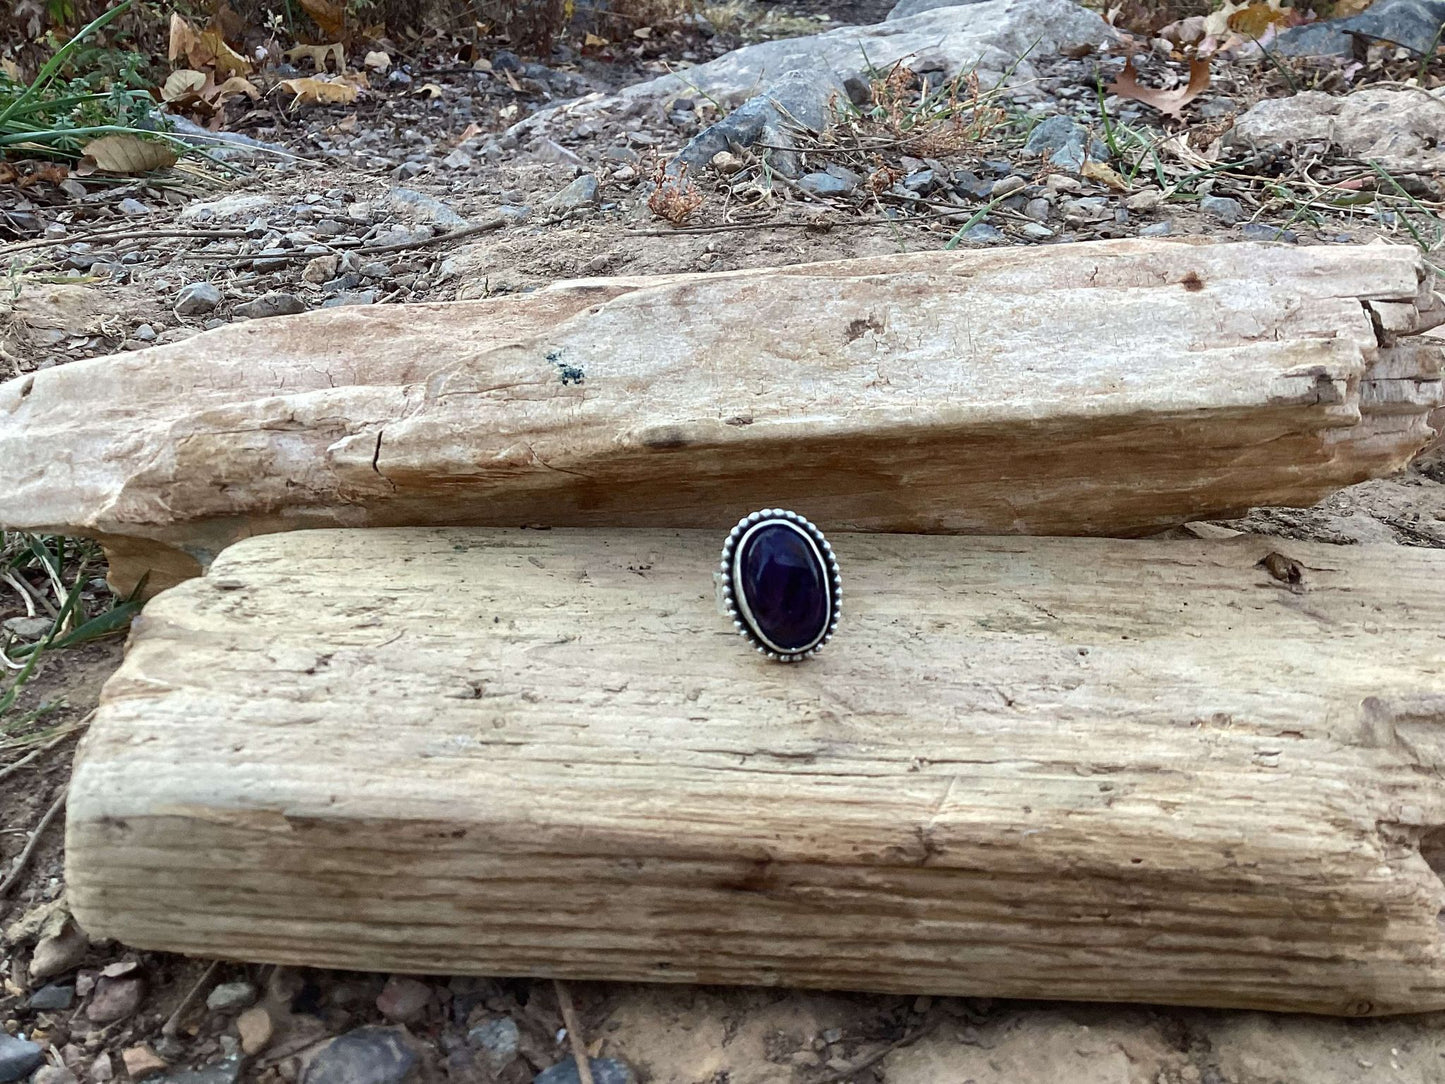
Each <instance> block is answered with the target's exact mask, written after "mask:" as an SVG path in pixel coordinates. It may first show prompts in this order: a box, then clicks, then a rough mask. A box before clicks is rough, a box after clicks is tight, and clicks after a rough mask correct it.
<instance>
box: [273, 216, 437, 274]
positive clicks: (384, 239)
mask: <svg viewBox="0 0 1445 1084" xmlns="http://www.w3.org/2000/svg"><path fill="white" fill-rule="evenodd" d="M435 235H436V231H435V230H433V229H432V228H431V227H430V226H391V227H389V228H387V229H384V230H382V231H381V232H380V233H378V234H377V235H376V237H375V238H373V243H374V244H375V245H377V246H383V245H418V244H421V243H422V242H423V241H430V240H431V239H432V238H433V237H434V236H435ZM257 270H258V271H259V270H260V268H259V267H258V268H257Z"/></svg>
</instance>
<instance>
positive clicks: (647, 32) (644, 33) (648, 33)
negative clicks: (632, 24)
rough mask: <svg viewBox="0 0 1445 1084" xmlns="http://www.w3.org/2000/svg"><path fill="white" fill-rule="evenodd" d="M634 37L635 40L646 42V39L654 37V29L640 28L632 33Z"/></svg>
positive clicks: (648, 27)
mask: <svg viewBox="0 0 1445 1084" xmlns="http://www.w3.org/2000/svg"><path fill="white" fill-rule="evenodd" d="M632 36H633V37H634V38H642V39H643V40H644V41H645V40H646V39H648V38H650V37H652V27H650V26H639V27H638V28H637V29H636V30H634V31H633V32H632Z"/></svg>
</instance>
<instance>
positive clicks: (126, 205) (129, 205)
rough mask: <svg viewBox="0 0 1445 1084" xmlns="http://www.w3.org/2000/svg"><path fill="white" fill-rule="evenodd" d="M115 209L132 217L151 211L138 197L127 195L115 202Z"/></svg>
mask: <svg viewBox="0 0 1445 1084" xmlns="http://www.w3.org/2000/svg"><path fill="white" fill-rule="evenodd" d="M115 209H116V210H117V211H119V212H120V213H121V214H123V215H128V216H130V217H132V218H135V217H139V216H141V215H148V214H150V213H151V209H150V208H149V207H147V206H146V205H145V204H144V203H142V202H141V201H140V200H138V199H132V198H130V197H129V196H127V197H126V198H125V199H123V200H121V201H120V202H119V203H117V204H116V205H115Z"/></svg>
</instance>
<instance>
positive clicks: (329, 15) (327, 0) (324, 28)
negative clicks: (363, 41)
mask: <svg viewBox="0 0 1445 1084" xmlns="http://www.w3.org/2000/svg"><path fill="white" fill-rule="evenodd" d="M301 7H302V8H303V9H304V10H305V12H306V14H307V15H310V16H311V21H312V22H314V23H315V24H316V25H317V26H318V27H320V28H321V32H322V33H323V34H325V35H326V36H327V37H328V38H331V39H333V40H334V39H337V38H340V37H343V36H345V34H346V8H345V7H343V6H342V5H341V4H334V3H332V2H331V0H301Z"/></svg>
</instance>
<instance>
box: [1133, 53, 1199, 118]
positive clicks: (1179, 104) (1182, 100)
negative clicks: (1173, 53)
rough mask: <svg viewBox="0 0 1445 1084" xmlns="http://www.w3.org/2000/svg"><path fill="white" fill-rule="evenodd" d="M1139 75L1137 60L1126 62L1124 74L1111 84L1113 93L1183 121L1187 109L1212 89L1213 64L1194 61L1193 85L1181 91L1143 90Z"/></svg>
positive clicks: (1154, 88) (1190, 65) (1190, 73)
mask: <svg viewBox="0 0 1445 1084" xmlns="http://www.w3.org/2000/svg"><path fill="white" fill-rule="evenodd" d="M1138 74H1139V73H1138V72H1136V71H1135V70H1134V58H1133V57H1130V58H1129V59H1128V60H1127V61H1125V62H1124V70H1123V71H1122V72H1120V73H1119V78H1118V79H1116V80H1114V82H1112V83H1110V84H1109V87H1108V90H1109V93H1110V94H1117V95H1119V97H1121V98H1129V99H1131V100H1133V101H1136V102H1143V103H1144V104H1145V105H1152V106H1153V107H1154V108H1155V109H1157V110H1159V112H1161V113H1163V114H1164V115H1165V116H1166V117H1174V118H1175V119H1182V118H1183V115H1184V107H1185V106H1186V105H1188V104H1189V103H1190V102H1192V101H1193V100H1194V99H1195V98H1197V97H1199V96H1200V95H1201V94H1203V93H1204V92H1205V91H1206V90H1208V89H1209V61H1207V60H1191V61H1190V62H1189V82H1188V84H1187V85H1185V86H1184V87H1182V88H1180V89H1178V90H1161V89H1159V88H1158V87H1144V86H1140V85H1139V79H1138Z"/></svg>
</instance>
